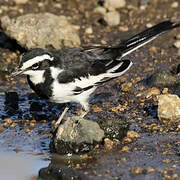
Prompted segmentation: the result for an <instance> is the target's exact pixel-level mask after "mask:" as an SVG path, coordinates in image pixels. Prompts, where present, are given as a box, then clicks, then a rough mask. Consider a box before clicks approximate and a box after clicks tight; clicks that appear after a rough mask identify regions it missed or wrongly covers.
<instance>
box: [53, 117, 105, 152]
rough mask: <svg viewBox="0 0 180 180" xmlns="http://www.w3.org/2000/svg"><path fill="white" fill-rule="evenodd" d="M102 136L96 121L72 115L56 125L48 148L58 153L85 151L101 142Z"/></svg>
mask: <svg viewBox="0 0 180 180" xmlns="http://www.w3.org/2000/svg"><path fill="white" fill-rule="evenodd" d="M103 138H104V131H103V130H102V129H101V128H100V127H99V125H98V123H96V122H94V121H90V120H86V119H83V118H81V117H78V116H74V117H71V118H70V117H69V118H67V120H66V121H65V122H64V123H63V124H61V125H60V126H59V127H58V129H57V132H56V134H55V136H54V139H53V140H52V142H51V144H50V148H51V151H52V152H57V153H59V154H68V153H85V152H88V151H90V150H92V149H93V148H94V147H95V146H96V145H97V144H98V143H102V140H103Z"/></svg>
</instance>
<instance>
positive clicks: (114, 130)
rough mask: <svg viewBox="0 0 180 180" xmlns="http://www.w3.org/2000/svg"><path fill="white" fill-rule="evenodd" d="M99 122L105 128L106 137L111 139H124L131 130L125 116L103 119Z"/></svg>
mask: <svg viewBox="0 0 180 180" xmlns="http://www.w3.org/2000/svg"><path fill="white" fill-rule="evenodd" d="M98 124H99V125H100V127H101V129H103V130H104V134H105V137H106V138H109V139H111V140H113V139H118V140H119V141H120V140H122V139H123V138H124V137H125V136H126V134H127V131H128V130H129V123H128V122H127V120H126V118H125V117H123V116H122V117H120V118H119V119H101V120H98Z"/></svg>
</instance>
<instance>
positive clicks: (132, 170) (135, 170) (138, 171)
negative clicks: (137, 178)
mask: <svg viewBox="0 0 180 180" xmlns="http://www.w3.org/2000/svg"><path fill="white" fill-rule="evenodd" d="M142 173H143V169H142V168H140V167H137V168H135V169H131V174H132V175H134V174H142Z"/></svg>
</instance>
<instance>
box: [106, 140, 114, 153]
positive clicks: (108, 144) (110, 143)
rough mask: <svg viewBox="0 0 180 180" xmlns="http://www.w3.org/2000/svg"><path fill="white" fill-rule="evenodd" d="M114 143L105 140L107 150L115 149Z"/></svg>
mask: <svg viewBox="0 0 180 180" xmlns="http://www.w3.org/2000/svg"><path fill="white" fill-rule="evenodd" d="M113 144H114V143H113V141H112V140H110V139H109V138H105V139H104V147H105V149H106V150H111V149H112V148H113Z"/></svg>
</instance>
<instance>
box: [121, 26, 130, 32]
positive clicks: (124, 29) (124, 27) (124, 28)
mask: <svg viewBox="0 0 180 180" xmlns="http://www.w3.org/2000/svg"><path fill="white" fill-rule="evenodd" d="M119 30H120V31H122V32H126V31H128V30H129V28H128V27H127V26H119Z"/></svg>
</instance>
